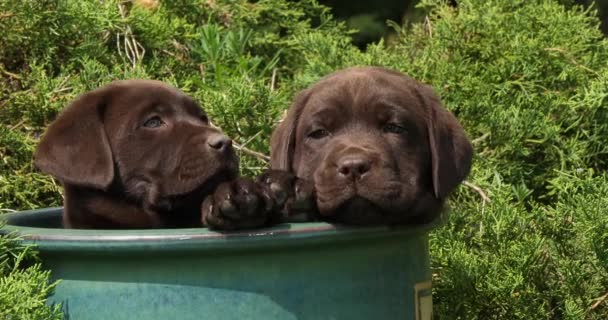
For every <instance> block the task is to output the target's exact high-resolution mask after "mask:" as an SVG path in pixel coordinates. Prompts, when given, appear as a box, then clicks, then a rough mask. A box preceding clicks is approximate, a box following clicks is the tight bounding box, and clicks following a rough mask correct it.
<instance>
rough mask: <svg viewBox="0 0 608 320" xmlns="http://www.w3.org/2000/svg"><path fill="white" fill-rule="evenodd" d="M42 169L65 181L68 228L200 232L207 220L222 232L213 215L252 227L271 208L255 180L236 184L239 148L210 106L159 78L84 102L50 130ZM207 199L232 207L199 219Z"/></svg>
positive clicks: (39, 158)
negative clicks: (212, 119) (208, 111)
mask: <svg viewBox="0 0 608 320" xmlns="http://www.w3.org/2000/svg"><path fill="white" fill-rule="evenodd" d="M35 164H36V166H37V167H38V168H40V169H41V170H42V171H44V172H46V173H49V174H51V175H53V176H54V177H56V178H57V179H58V180H60V181H61V182H62V184H63V187H64V192H65V199H64V200H65V201H64V207H65V208H64V215H63V224H64V226H65V227H67V228H159V227H196V226H200V225H201V219H202V220H203V223H204V224H205V225H207V226H210V227H217V228H224V225H225V224H213V221H211V222H208V221H206V220H207V219H205V217H207V216H210V215H213V216H217V217H223V216H224V215H227V216H229V217H236V218H237V219H236V221H237V222H235V223H232V224H231V227H233V228H238V227H249V226H251V225H256V224H262V223H265V221H266V218H267V214H268V212H269V210H268V207H270V205H271V203H269V202H268V198H269V196H266V194H265V193H263V192H264V191H263V190H262V189H261V188H259V187H258V186H257V185H256V184H255V183H254V182H253V181H251V180H248V179H244V178H236V176H237V172H238V159H237V157H236V155H235V153H234V151H233V149H232V142H231V140H230V139H229V138H228V137H226V136H225V135H224V134H222V132H221V131H220V130H218V129H216V128H214V127H212V126H211V125H210V123H209V119H208V118H207V116H206V115H205V113H204V111H203V109H201V107H200V106H199V105H198V104H197V103H196V102H195V101H194V100H193V99H192V98H190V97H188V96H186V95H185V94H184V93H182V92H180V91H179V90H177V89H175V88H173V87H170V86H168V85H166V84H164V83H162V82H158V81H152V80H127V81H116V82H113V83H111V84H109V85H107V86H104V87H102V88H99V89H97V90H94V91H91V92H88V93H86V94H83V95H81V96H80V97H78V98H77V99H76V100H75V101H73V102H72V103H71V104H70V105H69V106H68V107H67V108H66V109H65V110H64V111H63V112H62V113H61V114H60V115H59V117H58V118H57V119H56V120H55V121H54V122H53V123H52V124H51V125H50V127H49V128H48V130H47V132H46V134H45V135H44V136H43V138H42V140H41V141H40V144H39V145H38V148H37V150H36V153H35ZM218 186H221V191H220V192H217V194H216V191H217V190H216V188H218ZM207 196H208V198H210V200H209V201H208V203H213V199H226V198H227V199H229V200H230V201H226V202H225V203H224V205H223V206H218V208H216V209H215V210H213V211H212V212H208V210H206V209H205V208H209V206H208V205H207V206H203V208H202V212H201V204H202V202H203V199H204V198H205V197H207ZM211 220H213V219H211ZM216 220H217V219H216ZM252 221H253V222H252Z"/></svg>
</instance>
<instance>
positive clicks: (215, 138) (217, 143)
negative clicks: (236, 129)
mask: <svg viewBox="0 0 608 320" xmlns="http://www.w3.org/2000/svg"><path fill="white" fill-rule="evenodd" d="M207 145H209V147H211V149H213V150H217V151H226V150H227V149H229V148H231V147H232V140H231V139H230V138H228V137H227V136H225V135H223V134H220V133H216V134H212V135H210V136H209V137H208V138H207Z"/></svg>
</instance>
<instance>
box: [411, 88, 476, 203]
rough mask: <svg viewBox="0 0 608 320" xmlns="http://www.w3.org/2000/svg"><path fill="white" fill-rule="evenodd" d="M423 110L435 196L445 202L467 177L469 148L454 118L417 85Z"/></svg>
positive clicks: (469, 160)
mask: <svg viewBox="0 0 608 320" xmlns="http://www.w3.org/2000/svg"><path fill="white" fill-rule="evenodd" d="M418 93H419V95H420V99H421V100H422V101H423V103H424V105H425V106H426V109H427V128H428V137H429V146H430V150H431V163H432V175H433V190H434V192H435V197H437V198H439V199H445V198H446V197H447V196H448V195H449V194H450V193H451V192H452V191H453V190H454V189H455V188H456V186H458V184H459V183H461V182H462V181H463V180H464V179H465V178H466V176H467V175H468V174H469V170H470V169H471V159H472V157H473V147H472V145H471V142H469V139H468V138H467V136H466V133H465V131H464V129H463V128H462V126H460V123H459V122H458V120H457V119H456V117H454V115H453V114H452V113H451V112H449V111H448V110H446V109H445V108H444V107H443V106H442V105H441V101H440V99H439V97H438V96H437V94H435V92H434V91H433V89H432V88H431V87H430V86H428V85H422V84H420V85H418Z"/></svg>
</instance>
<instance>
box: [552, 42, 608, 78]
mask: <svg viewBox="0 0 608 320" xmlns="http://www.w3.org/2000/svg"><path fill="white" fill-rule="evenodd" d="M544 50H545V51H552V52H559V53H561V54H563V55H564V57H566V58H567V59H569V60H570V62H571V63H572V64H573V65H575V66H577V67H579V68H581V69H583V70H586V71H589V72H591V73H593V74H595V75H596V76H598V77H599V76H600V75H599V74H598V73H597V72H595V70H593V69H590V68H588V67H586V66H584V65H582V64H580V63H579V62H578V61H576V59H574V57H572V56H571V55H570V53H569V52H568V51H566V50H564V49H562V48H545V49H544Z"/></svg>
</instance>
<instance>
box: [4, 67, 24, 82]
mask: <svg viewBox="0 0 608 320" xmlns="http://www.w3.org/2000/svg"><path fill="white" fill-rule="evenodd" d="M0 71H2V73H4V74H5V75H7V76H9V77H11V78H13V79H17V80H21V79H22V78H21V77H20V76H19V75H17V74H14V73H12V72H8V71H6V70H4V68H3V67H2V66H0Z"/></svg>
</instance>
